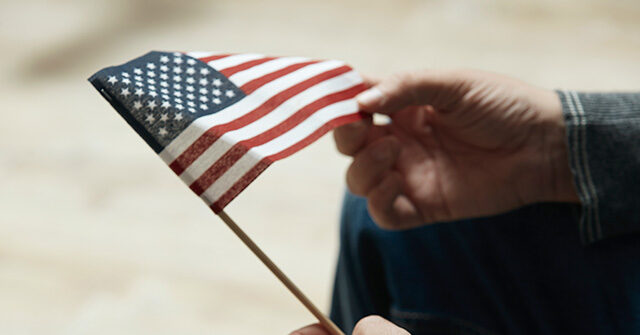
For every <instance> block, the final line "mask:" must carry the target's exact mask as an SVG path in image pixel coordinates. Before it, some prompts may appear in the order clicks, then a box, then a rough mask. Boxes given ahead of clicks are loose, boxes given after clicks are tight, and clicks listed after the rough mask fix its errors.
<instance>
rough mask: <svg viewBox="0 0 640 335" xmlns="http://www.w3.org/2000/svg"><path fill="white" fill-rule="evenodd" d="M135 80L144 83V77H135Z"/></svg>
mask: <svg viewBox="0 0 640 335" xmlns="http://www.w3.org/2000/svg"><path fill="white" fill-rule="evenodd" d="M133 79H135V80H136V81H142V77H140V76H135V77H133Z"/></svg>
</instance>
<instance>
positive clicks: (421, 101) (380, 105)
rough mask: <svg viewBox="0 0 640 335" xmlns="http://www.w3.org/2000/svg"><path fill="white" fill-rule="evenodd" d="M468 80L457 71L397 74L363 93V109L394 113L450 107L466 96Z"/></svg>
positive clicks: (370, 111) (361, 100)
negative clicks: (452, 101) (417, 108)
mask: <svg viewBox="0 0 640 335" xmlns="http://www.w3.org/2000/svg"><path fill="white" fill-rule="evenodd" d="M464 83H465V81H464V80H463V76H461V75H459V74H458V72H455V71H437V70H425V71H418V72H412V73H405V74H400V75H395V76H393V77H390V78H388V79H385V80H382V81H380V82H379V83H378V84H377V85H375V86H374V87H372V88H370V89H368V90H366V91H364V92H362V93H360V94H359V95H358V96H357V97H356V99H357V101H358V104H359V105H360V108H361V109H362V110H363V111H366V112H369V113H383V114H393V113H394V112H396V111H397V110H400V109H403V108H405V107H408V106H417V105H433V106H436V107H438V108H446V105H447V104H448V103H449V102H450V100H452V99H457V98H458V96H459V95H460V94H462V93H460V92H462V91H463V90H461V88H462V87H463V86H464Z"/></svg>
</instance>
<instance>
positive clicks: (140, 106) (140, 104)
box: [133, 101, 142, 110]
mask: <svg viewBox="0 0 640 335" xmlns="http://www.w3.org/2000/svg"><path fill="white" fill-rule="evenodd" d="M140 108H142V103H141V102H140V101H134V102H133V109H135V110H138V109H140Z"/></svg>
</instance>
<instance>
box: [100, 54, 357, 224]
mask: <svg viewBox="0 0 640 335" xmlns="http://www.w3.org/2000/svg"><path fill="white" fill-rule="evenodd" d="M89 81H90V82H91V83H92V84H93V85H94V86H95V87H96V89H98V91H99V92H100V93H101V94H102V95H103V96H104V97H105V98H106V99H107V100H108V101H109V103H111V105H112V106H113V107H114V108H115V109H116V110H117V111H118V113H120V115H121V116H122V117H123V118H124V119H125V120H126V121H127V122H128V123H129V125H131V127H133V128H134V129H135V130H136V132H137V133H138V134H139V135H140V136H141V137H142V138H143V139H144V140H145V141H146V142H147V144H149V146H151V148H152V149H153V150H154V151H155V152H156V153H158V154H159V155H160V157H161V158H162V159H163V160H164V161H165V162H166V163H167V164H168V165H169V167H170V168H171V169H172V170H173V171H174V172H175V173H176V174H177V175H178V176H179V177H180V178H181V179H182V180H183V181H184V182H185V183H186V184H187V185H188V186H189V187H190V188H191V190H193V192H195V193H196V194H197V195H198V196H200V198H201V199H202V200H204V201H205V202H206V203H207V205H209V206H210V207H211V209H213V211H214V212H216V213H218V212H220V211H221V210H222V209H223V208H224V207H225V206H226V205H227V204H228V203H229V202H230V201H231V200H233V199H234V198H235V197H236V196H237V195H238V194H239V193H240V192H241V191H242V190H244V189H245V188H246V187H247V186H248V185H249V184H250V183H251V182H252V181H253V180H254V179H255V178H257V177H258V175H260V173H262V172H263V171H264V170H265V169H266V168H267V167H268V166H269V165H270V164H271V163H272V162H274V161H277V160H279V159H282V158H285V157H288V156H289V155H291V154H293V153H295V152H297V151H299V150H300V149H302V148H304V147H305V146H307V145H309V144H310V143H312V142H313V141H315V140H316V139H318V138H319V137H320V136H322V135H323V134H325V133H326V132H328V131H329V130H331V129H333V128H335V127H337V126H339V125H342V124H345V123H349V122H353V121H357V120H359V119H361V117H362V116H361V115H360V113H359V112H358V106H357V104H356V102H355V99H354V97H355V96H356V95H357V94H358V93H360V92H361V91H363V90H364V89H365V87H364V84H363V82H362V79H361V78H360V76H359V75H358V74H357V73H356V72H355V71H353V69H352V68H350V67H349V66H347V65H345V64H344V63H343V62H340V61H335V60H328V61H319V60H311V59H307V58H303V57H267V56H264V55H260V54H220V53H211V52H192V53H178V52H156V51H153V52H150V53H148V54H146V55H144V56H141V57H139V58H136V59H134V60H132V61H130V62H128V63H125V64H123V65H120V66H113V67H108V68H105V69H103V70H101V71H99V72H97V73H96V74H94V75H93V76H92V77H91V78H89Z"/></svg>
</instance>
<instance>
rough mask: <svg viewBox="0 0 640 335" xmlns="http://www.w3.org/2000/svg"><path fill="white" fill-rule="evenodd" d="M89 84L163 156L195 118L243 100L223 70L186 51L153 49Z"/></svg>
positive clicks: (110, 68)
mask: <svg viewBox="0 0 640 335" xmlns="http://www.w3.org/2000/svg"><path fill="white" fill-rule="evenodd" d="M89 81H90V82H91V83H92V84H93V85H94V86H95V87H96V88H97V89H98V91H100V93H101V94H102V95H103V96H104V97H105V98H106V99H107V100H108V101H109V102H110V103H111V104H112V105H113V107H114V108H115V109H116V110H117V111H118V112H119V113H120V115H122V117H124V119H125V120H127V122H128V123H129V124H130V125H131V126H132V127H133V128H134V129H135V130H136V132H138V134H139V135H140V136H142V137H143V138H144V140H145V141H146V142H147V143H148V144H149V145H150V146H151V148H153V150H154V151H155V152H160V151H162V149H163V148H164V147H165V146H167V145H168V144H169V143H170V142H171V141H172V140H173V139H175V138H176V137H177V136H178V135H179V134H180V133H181V132H182V131H183V130H184V129H185V128H187V126H189V124H191V123H192V122H193V121H194V120H195V119H197V118H199V117H201V116H203V115H208V114H213V113H217V112H219V111H221V110H223V109H225V108H226V107H228V106H230V105H232V104H234V103H236V102H237V101H239V100H241V99H242V98H244V97H245V94H244V92H243V91H242V90H241V89H240V88H238V87H237V86H236V85H234V84H233V83H232V82H231V81H229V79H227V78H226V77H225V76H224V75H222V74H221V73H220V72H218V71H216V70H214V69H213V68H211V67H210V66H208V65H207V64H205V63H203V62H201V61H199V60H198V59H195V58H193V57H189V56H187V55H185V54H182V53H178V52H175V53H169V52H157V51H152V52H150V53H148V54H146V55H144V56H142V57H139V58H136V59H134V60H132V61H130V62H128V63H126V64H123V65H120V66H114V67H109V68H105V69H103V70H101V71H99V72H97V73H96V74H94V75H93V76H92V77H91V78H89Z"/></svg>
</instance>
